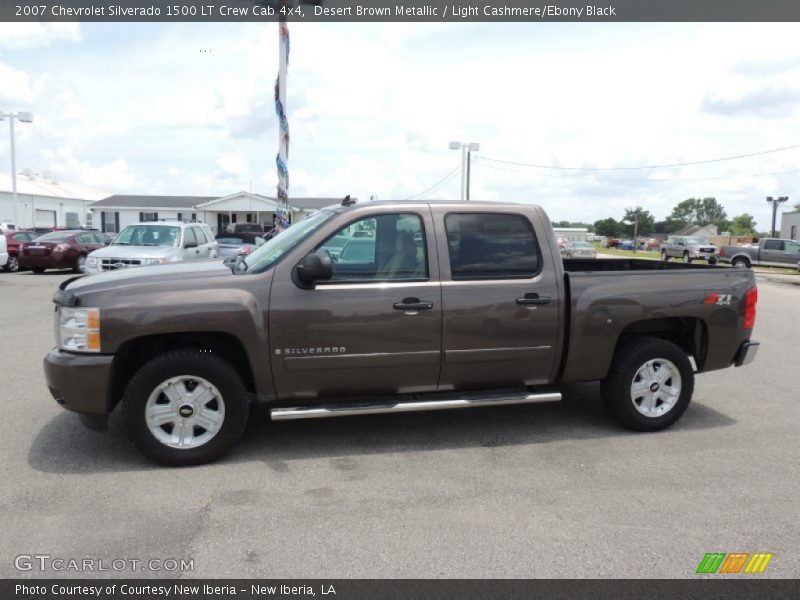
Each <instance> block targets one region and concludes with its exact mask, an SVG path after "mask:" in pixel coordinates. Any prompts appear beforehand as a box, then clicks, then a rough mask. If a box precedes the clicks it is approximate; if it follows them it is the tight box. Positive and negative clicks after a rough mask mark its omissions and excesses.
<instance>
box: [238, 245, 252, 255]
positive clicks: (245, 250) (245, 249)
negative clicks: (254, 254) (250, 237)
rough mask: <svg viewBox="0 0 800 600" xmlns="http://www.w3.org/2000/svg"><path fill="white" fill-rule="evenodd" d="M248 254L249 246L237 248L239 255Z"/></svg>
mask: <svg viewBox="0 0 800 600" xmlns="http://www.w3.org/2000/svg"><path fill="white" fill-rule="evenodd" d="M248 254H250V246H245V247H244V248H242V249H241V250H239V256H247V255H248Z"/></svg>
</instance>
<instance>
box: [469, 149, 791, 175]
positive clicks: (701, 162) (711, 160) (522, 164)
mask: <svg viewBox="0 0 800 600" xmlns="http://www.w3.org/2000/svg"><path fill="white" fill-rule="evenodd" d="M795 148H800V144H794V145H792V146H783V147H781V148H771V149H770V150H762V151H760V152H750V153H748V154H737V155H735V156H725V157H722V158H709V159H707V160H694V161H690V162H682V163H669V164H663V165H642V166H638V167H561V166H557V165H542V164H536V163H525V162H517V161H513V160H503V159H499V158H489V157H487V156H479V157H476V158H478V159H479V160H482V161H491V162H496V163H504V164H508V165H515V166H518V167H533V168H536V169H553V170H557V171H643V170H646V169H669V168H672V167H688V166H692V165H705V164H708V163H716V162H724V161H726V160H738V159H740V158H751V157H753V156H763V155H765V154H773V153H775V152H783V151H784V150H793V149H795Z"/></svg>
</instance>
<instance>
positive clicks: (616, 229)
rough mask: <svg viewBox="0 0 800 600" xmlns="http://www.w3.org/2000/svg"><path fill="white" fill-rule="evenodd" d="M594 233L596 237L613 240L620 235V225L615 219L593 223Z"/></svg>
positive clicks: (609, 218)
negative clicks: (600, 236) (602, 236)
mask: <svg viewBox="0 0 800 600" xmlns="http://www.w3.org/2000/svg"><path fill="white" fill-rule="evenodd" d="M594 232H595V233H596V234H597V235H604V236H606V237H610V238H615V237H619V235H620V233H622V225H621V224H620V222H619V221H617V220H616V219H612V218H611V217H608V218H607V219H601V220H599V221H595V222H594Z"/></svg>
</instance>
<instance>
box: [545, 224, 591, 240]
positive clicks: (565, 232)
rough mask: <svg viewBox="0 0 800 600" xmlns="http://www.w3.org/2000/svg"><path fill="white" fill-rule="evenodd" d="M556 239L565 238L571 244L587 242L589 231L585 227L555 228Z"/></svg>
mask: <svg viewBox="0 0 800 600" xmlns="http://www.w3.org/2000/svg"><path fill="white" fill-rule="evenodd" d="M553 232H554V233H555V234H556V238H564V239H567V240H569V241H570V242H585V241H586V239H587V237H588V236H589V230H588V229H586V228H585V227H553Z"/></svg>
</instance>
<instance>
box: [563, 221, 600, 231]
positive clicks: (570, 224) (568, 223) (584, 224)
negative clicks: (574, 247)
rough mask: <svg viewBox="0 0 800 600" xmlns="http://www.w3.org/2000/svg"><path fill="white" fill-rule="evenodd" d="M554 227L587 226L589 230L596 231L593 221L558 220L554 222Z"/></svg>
mask: <svg viewBox="0 0 800 600" xmlns="http://www.w3.org/2000/svg"><path fill="white" fill-rule="evenodd" d="M553 227H585V228H586V229H587V230H588V231H594V225H592V224H591V223H581V222H580V221H578V222H573V221H556V222H555V223H553Z"/></svg>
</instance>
